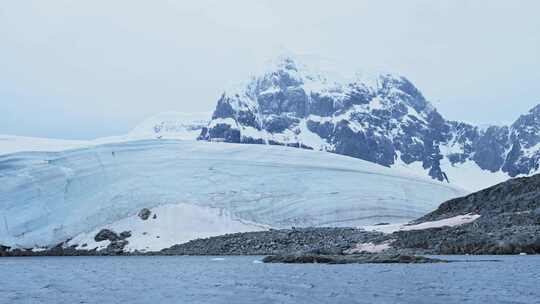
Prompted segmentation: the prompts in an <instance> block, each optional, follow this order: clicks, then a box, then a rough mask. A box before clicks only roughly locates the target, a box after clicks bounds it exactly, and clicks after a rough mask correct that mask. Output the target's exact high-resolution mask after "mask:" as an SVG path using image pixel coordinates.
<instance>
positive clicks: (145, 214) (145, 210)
mask: <svg viewBox="0 0 540 304" xmlns="http://www.w3.org/2000/svg"><path fill="white" fill-rule="evenodd" d="M151 214H152V212H151V211H150V209H148V208H143V209H141V211H139V213H138V214H137V216H138V217H140V218H141V220H143V221H146V220H147V219H148V218H150V215H151Z"/></svg>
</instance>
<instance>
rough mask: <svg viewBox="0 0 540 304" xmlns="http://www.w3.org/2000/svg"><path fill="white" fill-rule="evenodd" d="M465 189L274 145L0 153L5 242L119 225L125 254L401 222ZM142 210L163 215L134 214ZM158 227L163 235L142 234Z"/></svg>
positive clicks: (171, 143) (0, 226)
mask: <svg viewBox="0 0 540 304" xmlns="http://www.w3.org/2000/svg"><path fill="white" fill-rule="evenodd" d="M464 194H465V191H463V190H461V189H459V188H455V187H452V186H450V185H447V184H443V183H439V182H437V181H433V180H431V179H428V178H420V177H416V176H414V175H408V174H405V173H403V172H397V171H396V170H392V169H390V168H386V167H383V166H380V165H376V164H373V163H369V162H365V161H362V160H359V159H354V158H350V157H345V156H340V155H336V154H331V153H326V152H317V151H309V150H302V149H296V148H287V147H281V146H265V145H246V144H225V143H208V142H196V141H179V140H145V141H128V142H121V143H114V144H105V145H97V146H92V147H85V148H80V149H75V150H67V151H59V152H21V153H14V154H7V155H1V156H0V244H3V245H7V246H13V247H21V248H29V247H44V246H51V245H55V244H58V243H60V242H64V241H66V240H68V239H72V238H74V237H79V238H81V239H84V240H85V241H89V240H90V241H91V234H92V233H93V232H95V231H96V229H100V228H103V227H113V228H114V227H117V229H125V230H132V232H133V233H134V235H137V236H138V237H139V238H140V241H135V239H134V240H133V244H132V246H133V247H131V248H132V249H133V248H146V247H148V248H152V249H157V248H160V247H161V246H165V245H169V244H170V243H171V242H180V241H187V240H189V239H193V238H197V237H200V236H210V235H212V234H216V235H217V234H222V233H227V232H239V231H246V230H256V229H262V228H261V227H267V226H270V227H275V228H283V227H290V226H360V225H370V224H376V223H380V222H389V223H397V222H406V221H409V220H412V219H414V218H417V217H419V216H421V215H423V214H425V213H426V212H428V211H431V210H432V209H434V208H436V207H437V206H438V205H439V204H440V203H441V202H443V201H445V200H448V199H450V198H454V197H457V196H461V195H464ZM177 204H182V205H177ZM175 205H176V207H174V206H175ZM188 205H189V206H188ZM165 206H168V207H165ZM142 208H150V209H151V210H153V211H155V212H156V213H157V214H158V218H157V219H159V221H157V222H152V221H150V220H149V221H148V222H144V223H140V222H137V221H135V218H134V216H135V215H136V214H137V213H138V212H139V211H140V210H141V209H142ZM163 208H165V209H163ZM167 208H172V209H170V210H172V211H170V212H169V211H164V210H169V209H167ZM160 214H162V215H160ZM163 214H167V215H163ZM130 223H132V224H130ZM208 223H211V224H210V226H209V224H208ZM141 225H142V226H141ZM167 229H169V230H170V231H166V232H165V230H167ZM156 230H159V231H161V230H163V232H161V234H162V235H160V238H159V239H158V238H157V237H156V238H152V239H153V241H149V240H150V239H149V238H148V237H145V238H143V237H142V233H143V232H146V233H147V234H146V235H149V234H150V235H152V236H154V237H155V236H157V234H156ZM117 232H118V233H119V232H121V231H117ZM146 235H145V236H146ZM162 236H163V240H162V239H161V237H162ZM164 240H167V242H165V241H164Z"/></svg>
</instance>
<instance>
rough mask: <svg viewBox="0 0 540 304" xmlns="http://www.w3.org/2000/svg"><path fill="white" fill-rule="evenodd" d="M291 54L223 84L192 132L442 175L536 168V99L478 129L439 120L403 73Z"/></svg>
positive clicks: (539, 150)
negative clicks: (362, 70)
mask: <svg viewBox="0 0 540 304" xmlns="http://www.w3.org/2000/svg"><path fill="white" fill-rule="evenodd" d="M296 61H297V59H295V58H290V57H285V58H284V59H282V60H281V62H280V63H278V64H276V65H275V66H274V67H273V68H270V69H268V70H267V71H266V72H264V73H263V74H261V75H258V76H255V77H252V78H251V80H250V82H248V83H247V84H246V85H245V86H244V87H243V88H237V89H235V90H232V91H231V92H229V91H225V92H224V93H223V94H222V95H221V96H220V98H219V99H218V101H217V105H216V108H215V110H214V113H213V115H212V119H211V121H210V123H209V124H208V126H207V127H206V128H203V130H202V132H201V134H200V136H199V139H200V140H207V141H225V142H233V143H247V144H271V145H286V146H293V147H300V148H306V149H315V150H322V151H328V152H333V153H337V154H342V155H347V156H352V157H355V158H360V159H363V160H367V161H370V162H374V163H377V164H380V165H384V166H387V167H392V166H395V165H396V164H398V163H402V164H405V165H406V166H409V165H414V164H421V166H422V168H423V170H424V171H426V172H425V173H427V174H428V175H429V176H430V177H432V178H433V179H436V180H439V181H448V182H452V181H453V179H454V176H453V175H452V174H449V172H450V171H453V169H452V167H459V166H461V165H464V164H468V163H472V164H473V165H476V166H477V167H478V168H477V170H482V172H484V171H485V173H486V174H487V173H488V172H491V173H503V174H504V175H506V176H507V177H508V178H509V177H516V176H520V175H529V174H532V173H534V172H536V171H537V170H538V166H539V163H540V161H539V160H540V135H537V134H540V105H539V106H536V107H535V108H533V109H532V110H531V111H529V113H527V114H524V115H521V116H520V117H519V118H518V119H517V120H516V121H515V122H514V123H513V124H511V125H510V126H489V127H487V128H482V127H478V126H474V125H472V124H469V123H465V122H459V121H453V120H447V119H445V118H444V117H443V116H442V115H441V114H440V113H439V112H438V111H437V109H436V108H435V107H434V106H433V105H432V104H431V102H429V101H428V100H427V99H426V98H425V97H424V95H423V94H422V92H421V91H420V90H419V89H418V88H417V87H416V86H415V85H414V84H413V83H412V82H411V81H409V80H408V79H407V78H405V77H403V76H395V75H392V74H381V75H378V76H376V77H375V78H373V77H372V78H371V79H368V80H367V81H366V80H365V79H360V78H351V79H352V80H348V81H345V82H342V83H339V82H337V81H333V80H329V79H328V78H326V77H325V76H324V75H321V74H317V73H312V72H311V71H310V70H309V69H306V70H303V69H304V67H303V66H302V65H301V64H298V63H297V62H296ZM499 175H501V174H499ZM499 181H502V180H496V181H495V182H499ZM483 186H488V184H486V185H483Z"/></svg>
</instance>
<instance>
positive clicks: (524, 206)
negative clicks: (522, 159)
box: [388, 175, 540, 254]
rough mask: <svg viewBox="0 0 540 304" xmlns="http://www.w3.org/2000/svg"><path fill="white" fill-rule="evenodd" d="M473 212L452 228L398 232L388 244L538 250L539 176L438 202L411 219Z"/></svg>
mask: <svg viewBox="0 0 540 304" xmlns="http://www.w3.org/2000/svg"><path fill="white" fill-rule="evenodd" d="M470 213H475V214H479V215H480V217H479V218H478V219H477V220H475V221H474V222H472V223H468V224H465V225H460V226H457V227H442V228H434V229H426V230H415V231H399V232H396V233H394V234H393V235H391V236H389V237H388V238H391V239H395V241H394V242H393V243H392V246H393V247H395V248H407V249H415V250H425V251H427V252H434V253H440V254H463V253H469V254H518V253H531V254H533V253H540V175H535V176H532V177H526V178H517V179H512V180H509V181H507V182H505V183H502V184H499V185H496V186H493V187H491V188H488V189H486V190H483V191H480V192H477V193H474V194H471V195H469V196H466V197H463V198H458V199H454V200H450V201H448V202H445V203H443V204H442V205H441V206H440V207H439V208H438V209H437V210H435V211H434V212H431V213H429V214H428V215H426V216H424V217H422V218H420V219H419V220H418V221H416V223H417V224H418V223H422V222H426V221H436V220H441V219H444V218H449V217H454V216H456V215H459V214H470Z"/></svg>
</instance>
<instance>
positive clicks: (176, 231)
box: [68, 204, 268, 252]
mask: <svg viewBox="0 0 540 304" xmlns="http://www.w3.org/2000/svg"><path fill="white" fill-rule="evenodd" d="M103 228H106V229H109V230H112V231H117V232H122V231H130V232H131V237H129V238H128V240H129V243H128V245H127V246H126V247H124V251H128V252H132V251H135V250H137V251H141V252H144V251H158V250H161V249H163V248H169V247H171V246H172V245H175V244H182V243H185V242H188V241H190V240H193V239H195V238H205V237H210V236H216V235H223V234H227V233H234V232H249V231H259V230H266V229H268V227H267V226H263V225H257V224H255V223H249V222H244V221H241V220H238V219H234V218H233V217H231V216H230V215H229V214H227V213H226V212H223V211H222V210H219V209H216V208H209V207H200V206H196V205H191V204H167V205H162V206H159V207H156V208H154V209H152V216H151V217H150V218H149V219H147V220H143V219H141V218H140V217H139V216H137V215H132V216H129V217H127V218H124V219H121V220H119V221H117V222H114V223H112V224H109V225H106V226H104V227H99V228H97V229H94V230H93V231H91V232H85V233H82V234H79V235H78V236H76V237H75V238H73V239H72V240H70V241H69V243H68V245H76V246H77V247H78V248H79V249H98V250H101V249H104V248H106V247H107V246H108V245H109V244H110V241H101V242H96V241H95V240H94V236H95V235H96V234H97V233H98V232H99V231H100V230H101V229H103Z"/></svg>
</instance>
